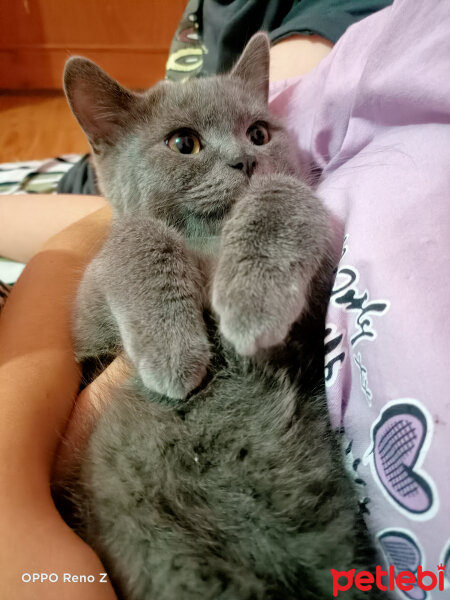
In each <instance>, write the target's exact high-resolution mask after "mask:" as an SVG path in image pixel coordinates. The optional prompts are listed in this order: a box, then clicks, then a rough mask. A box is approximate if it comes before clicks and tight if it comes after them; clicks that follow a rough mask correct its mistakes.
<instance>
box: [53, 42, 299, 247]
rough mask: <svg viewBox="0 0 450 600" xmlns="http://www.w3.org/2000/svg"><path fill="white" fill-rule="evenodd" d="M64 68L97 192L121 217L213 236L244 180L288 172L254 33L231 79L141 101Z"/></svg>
mask: <svg viewBox="0 0 450 600" xmlns="http://www.w3.org/2000/svg"><path fill="white" fill-rule="evenodd" d="M255 61H257V64H255ZM71 63H72V68H71ZM71 63H69V65H68V67H67V68H66V78H65V83H66V92H67V95H68V98H69V102H70V103H71V106H72V109H73V110H74V112H75V114H76V116H77V118H78V120H79V121H80V124H81V125H82V127H83V128H84V129H85V131H86V133H87V135H88V137H89V140H90V142H91V146H92V148H93V150H94V156H95V163H96V167H97V173H98V178H99V183H100V187H101V189H102V191H103V193H104V194H105V196H106V197H107V198H108V199H109V200H110V201H111V203H112V204H113V205H114V206H115V207H116V209H117V210H119V211H121V212H123V211H130V210H141V209H144V210H146V211H148V212H150V213H151V214H153V215H154V216H156V217H159V218H162V219H164V220H165V221H167V222H168V223H170V224H172V225H174V226H175V227H177V228H178V229H179V230H180V231H182V232H183V233H185V234H186V235H188V236H193V237H196V236H202V235H214V234H216V233H217V232H218V230H219V229H220V226H221V224H222V222H223V220H224V218H225V217H226V215H227V213H228V211H229V210H230V208H231V207H232V205H233V203H234V202H235V201H236V199H237V198H238V197H239V196H240V195H241V194H243V193H244V192H245V190H246V189H247V188H248V186H249V185H251V181H252V176H253V175H255V174H258V173H271V172H283V173H292V172H293V171H294V170H295V153H294V151H293V149H292V145H291V143H290V141H289V137H288V136H287V134H286V131H285V130H284V129H283V127H282V125H281V123H280V122H279V121H278V120H277V119H276V118H275V117H273V116H272V115H271V114H270V112H269V110H268V106H267V81H268V43H267V39H266V37H265V36H263V35H261V34H259V35H257V36H255V37H254V38H253V39H252V40H251V41H250V43H249V44H248V46H247V48H246V50H245V51H244V53H243V55H242V57H241V59H240V61H239V63H238V65H237V66H236V67H235V69H234V71H233V72H232V74H231V75H229V76H221V77H212V78H207V79H194V80H190V81H188V82H186V83H182V84H181V83H169V82H161V83H159V84H158V85H156V86H155V87H154V88H152V89H150V90H149V91H148V92H146V93H145V94H132V93H131V92H128V91H127V90H124V89H123V88H121V87H120V86H119V85H118V84H117V83H116V82H114V81H113V80H110V79H109V77H108V76H107V75H106V74H105V73H104V72H103V71H101V70H100V69H98V67H96V66H95V65H93V64H92V63H90V62H88V61H85V60H84V59H72V61H71ZM74 63H75V64H74Z"/></svg>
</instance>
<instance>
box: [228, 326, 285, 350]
mask: <svg viewBox="0 0 450 600" xmlns="http://www.w3.org/2000/svg"><path fill="white" fill-rule="evenodd" d="M258 325H260V326H258ZM289 326H290V324H289V325H286V324H285V323H284V324H278V325H277V326H274V327H272V328H270V327H269V328H267V327H264V325H263V324H258V323H252V324H250V323H249V322H248V321H247V323H246V324H243V323H242V322H241V321H240V319H239V320H238V321H237V322H233V319H227V318H221V320H220V332H221V333H222V335H223V336H224V338H225V339H226V340H228V341H229V342H230V343H231V344H233V346H234V347H235V349H236V352H237V353H238V354H241V355H242V356H252V355H253V354H256V352H258V350H262V349H265V348H271V347H272V346H277V345H278V344H281V343H282V342H283V341H284V340H285V339H286V336H287V334H288V332H289Z"/></svg>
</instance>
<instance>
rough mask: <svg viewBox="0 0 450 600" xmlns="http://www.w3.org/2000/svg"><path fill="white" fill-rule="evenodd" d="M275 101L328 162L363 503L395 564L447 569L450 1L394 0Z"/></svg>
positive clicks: (304, 142)
mask: <svg viewBox="0 0 450 600" xmlns="http://www.w3.org/2000/svg"><path fill="white" fill-rule="evenodd" d="M271 106H272V109H273V110H274V111H275V112H277V113H279V114H281V115H284V116H285V117H286V118H287V121H288V124H289V126H290V127H291V128H292V129H293V130H294V131H295V133H296V135H297V139H298V144H299V146H300V147H301V148H302V149H303V150H304V151H305V153H307V154H308V155H310V157H311V159H312V160H313V161H314V163H316V164H317V165H318V166H319V167H320V168H321V169H322V171H323V173H322V177H321V180H320V184H319V188H318V191H319V194H320V196H321V197H322V198H323V199H324V201H325V203H326V204H327V206H328V208H329V209H330V211H331V212H332V214H333V217H334V220H335V231H336V240H335V244H336V252H342V257H341V260H340V262H339V267H338V272H337V276H336V282H335V286H334V290H333V295H332V298H331V302H330V306H329V313H328V326H327V327H328V330H327V337H326V350H327V356H326V377H327V385H328V399H329V408H330V411H331V415H332V420H333V423H334V425H335V426H343V427H344V429H345V436H346V440H347V443H348V448H347V452H348V457H349V462H350V466H351V468H352V469H353V470H354V473H355V479H356V481H357V482H358V483H359V485H360V489H361V498H362V505H363V506H364V507H365V508H366V510H367V511H369V515H368V521H369V523H370V525H371V527H372V529H373V532H374V533H375V534H376V535H377V536H378V537H379V540H380V546H381V548H382V549H383V551H384V554H385V556H386V559H387V561H388V562H390V563H391V564H394V565H395V566H396V568H397V569H399V570H401V568H404V565H405V564H407V563H408V560H410V561H412V562H411V564H413V563H414V564H417V565H418V564H421V565H422V566H423V567H424V568H427V569H430V570H433V571H435V572H436V567H437V565H438V563H440V562H443V563H444V564H445V563H448V562H449V556H450V551H449V549H450V469H449V456H450V452H449V446H450V441H449V440H450V396H449V391H448V390H449V389H450V359H449V345H450V316H449V315H450V277H449V275H450V268H449V265H450V3H448V2H446V1H445V0H441V1H439V0H429V1H428V2H417V0H398V1H397V2H394V4H393V6H392V7H389V8H386V9H384V10H383V11H381V12H379V13H376V14H374V15H372V16H371V17H369V18H367V19H365V20H364V21H362V22H360V23H358V24H356V25H353V26H352V27H350V29H349V30H348V31H347V33H346V34H345V35H344V36H343V37H342V38H341V40H340V41H339V42H338V44H337V45H336V47H335V48H334V50H333V52H332V53H331V54H330V56H329V57H328V58H327V59H326V60H324V61H323V62H322V63H321V65H320V66H319V67H318V68H317V69H316V70H315V71H314V72H312V73H310V74H309V75H307V76H305V77H303V78H297V79H291V80H288V81H284V82H280V83H277V84H274V85H273V86H272V89H271ZM408 557H409V558H408ZM446 573H447V577H449V578H450V575H449V573H450V565H449V564H447V571H446ZM447 585H448V588H449V589H447V591H446V592H438V591H437V590H434V591H433V592H430V593H428V596H427V597H428V598H430V597H432V598H434V599H436V598H441V597H442V598H444V597H448V594H449V593H450V581H447ZM397 593H398V594H399V597H402V598H405V597H408V598H422V597H425V596H424V595H423V591H422V590H418V589H416V590H413V591H412V592H408V594H409V595H408V594H407V593H401V592H397Z"/></svg>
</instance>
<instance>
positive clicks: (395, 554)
mask: <svg viewBox="0 0 450 600" xmlns="http://www.w3.org/2000/svg"><path fill="white" fill-rule="evenodd" d="M378 541H379V542H380V545H381V548H382V550H383V552H384V554H385V556H386V559H387V561H388V563H389V564H390V565H393V566H394V567H395V572H396V573H399V572H400V571H411V573H416V571H417V567H418V566H419V565H420V564H422V552H421V551H420V548H419V546H418V545H417V544H416V542H415V541H414V540H413V538H412V537H411V536H410V535H408V534H407V533H406V532H404V531H398V530H396V529H389V530H385V531H383V533H381V534H380V535H379V536H378ZM403 594H405V596H407V597H408V598H411V600H425V598H426V597H427V593H426V592H425V591H424V590H422V589H421V588H420V587H419V586H418V585H417V583H416V584H414V587H413V588H412V590H409V591H405V592H403Z"/></svg>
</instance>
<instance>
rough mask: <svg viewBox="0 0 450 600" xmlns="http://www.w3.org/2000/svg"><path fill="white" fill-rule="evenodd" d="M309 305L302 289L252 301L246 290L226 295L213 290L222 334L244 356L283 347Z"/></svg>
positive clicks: (275, 292)
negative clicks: (292, 328) (280, 345)
mask: <svg viewBox="0 0 450 600" xmlns="http://www.w3.org/2000/svg"><path fill="white" fill-rule="evenodd" d="M305 305H306V294H305V291H304V290H301V289H300V288H299V286H291V288H290V293H286V294H283V293H280V290H279V289H276V290H271V291H270V292H268V293H266V294H265V295H264V297H256V296H253V297H252V295H251V294H249V293H248V292H246V289H245V288H243V289H242V290H239V293H231V292H230V290H228V292H225V293H224V294H222V295H221V294H219V293H218V290H217V289H216V290H213V308H214V310H215V312H216V313H217V315H218V316H219V320H220V331H221V333H222V335H223V336H224V338H225V339H226V340H228V341H229V342H230V343H231V344H233V346H234V347H235V349H236V351H237V352H238V353H239V354H241V355H243V356H251V355H253V354H255V353H256V352H257V351H258V350H263V349H267V348H271V347H273V346H277V345H278V344H281V343H283V341H284V340H285V339H286V336H287V335H288V333H289V330H290V328H291V326H292V324H293V323H294V321H296V320H297V319H298V317H299V316H300V314H301V313H302V312H303V309H304V308H305Z"/></svg>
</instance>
